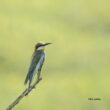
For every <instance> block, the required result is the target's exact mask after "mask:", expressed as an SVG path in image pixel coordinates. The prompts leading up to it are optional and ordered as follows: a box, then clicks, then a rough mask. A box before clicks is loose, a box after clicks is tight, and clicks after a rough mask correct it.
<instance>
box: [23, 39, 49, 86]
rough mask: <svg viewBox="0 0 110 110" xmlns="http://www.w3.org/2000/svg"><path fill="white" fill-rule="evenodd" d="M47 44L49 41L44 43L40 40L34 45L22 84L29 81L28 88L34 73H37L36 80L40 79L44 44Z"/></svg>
mask: <svg viewBox="0 0 110 110" xmlns="http://www.w3.org/2000/svg"><path fill="white" fill-rule="evenodd" d="M49 44H51V43H44V42H42V41H39V42H37V43H36V45H35V47H34V52H33V54H32V59H31V62H30V66H29V69H28V73H27V76H26V78H25V82H24V84H27V82H28V81H29V86H28V88H29V87H30V86H31V83H32V80H33V78H34V76H35V74H37V80H39V79H40V73H41V69H42V66H43V63H44V60H45V46H47V45H49Z"/></svg>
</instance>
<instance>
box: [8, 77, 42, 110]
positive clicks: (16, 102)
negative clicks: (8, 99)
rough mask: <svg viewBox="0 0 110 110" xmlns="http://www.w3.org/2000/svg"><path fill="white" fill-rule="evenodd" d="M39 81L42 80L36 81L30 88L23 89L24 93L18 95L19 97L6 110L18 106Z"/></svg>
mask: <svg viewBox="0 0 110 110" xmlns="http://www.w3.org/2000/svg"><path fill="white" fill-rule="evenodd" d="M40 80H42V78H40V79H38V80H37V81H36V82H35V83H34V84H33V85H32V86H30V87H29V88H27V89H25V91H24V92H22V93H21V94H20V95H19V97H17V99H16V100H15V101H14V102H13V103H12V104H10V105H9V106H8V107H7V108H6V110H12V109H13V108H14V107H15V106H16V104H18V103H19V102H20V100H21V99H23V97H24V96H27V95H28V94H29V93H30V92H31V91H32V89H34V88H35V86H36V85H37V84H38V83H39V82H40Z"/></svg>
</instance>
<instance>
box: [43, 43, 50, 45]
mask: <svg viewBox="0 0 110 110" xmlns="http://www.w3.org/2000/svg"><path fill="white" fill-rule="evenodd" d="M49 44H52V43H45V44H43V46H47V45H49Z"/></svg>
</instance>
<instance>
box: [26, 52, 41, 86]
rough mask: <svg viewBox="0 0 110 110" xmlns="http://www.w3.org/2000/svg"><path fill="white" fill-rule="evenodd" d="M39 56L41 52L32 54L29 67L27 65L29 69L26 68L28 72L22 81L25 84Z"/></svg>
mask: <svg viewBox="0 0 110 110" xmlns="http://www.w3.org/2000/svg"><path fill="white" fill-rule="evenodd" d="M40 57H41V52H35V53H34V54H33V56H32V60H31V63H30V67H29V70H28V74H27V76H26V79H25V82H24V83H25V84H26V83H27V81H28V79H30V78H31V77H32V76H33V72H34V70H35V68H36V65H37V63H38V62H39V60H40Z"/></svg>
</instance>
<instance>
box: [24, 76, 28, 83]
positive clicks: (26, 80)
mask: <svg viewBox="0 0 110 110" xmlns="http://www.w3.org/2000/svg"><path fill="white" fill-rule="evenodd" d="M28 80H29V76H28V74H27V76H26V79H25V82H24V84H27V82H28Z"/></svg>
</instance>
